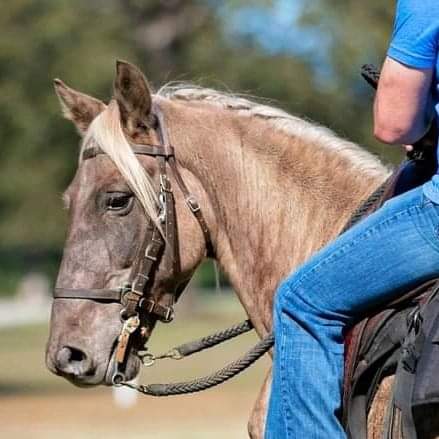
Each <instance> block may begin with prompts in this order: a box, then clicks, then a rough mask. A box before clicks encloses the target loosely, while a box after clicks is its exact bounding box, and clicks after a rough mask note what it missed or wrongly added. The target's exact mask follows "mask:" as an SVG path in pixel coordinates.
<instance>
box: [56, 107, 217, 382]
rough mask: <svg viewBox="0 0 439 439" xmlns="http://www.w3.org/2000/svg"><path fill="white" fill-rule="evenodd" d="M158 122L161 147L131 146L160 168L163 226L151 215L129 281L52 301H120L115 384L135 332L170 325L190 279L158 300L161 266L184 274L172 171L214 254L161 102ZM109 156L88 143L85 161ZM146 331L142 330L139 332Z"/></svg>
mask: <svg viewBox="0 0 439 439" xmlns="http://www.w3.org/2000/svg"><path fill="white" fill-rule="evenodd" d="M153 114H154V115H155V117H156V120H157V133H158V136H159V140H160V144H159V145H149V144H132V145H131V147H132V150H133V152H134V153H135V154H138V155H147V156H151V157H154V158H155V159H156V160H157V163H158V169H159V188H158V200H159V207H158V214H157V217H158V220H159V222H160V225H161V230H160V228H159V227H158V226H157V225H156V224H155V223H154V221H153V220H152V219H149V221H148V225H147V228H146V233H145V237H144V239H143V241H141V244H140V245H139V247H138V249H137V253H136V257H135V259H134V263H133V265H132V268H131V272H130V276H129V281H128V283H127V284H125V285H123V286H122V287H120V288H118V289H96V288H95V289H68V288H55V291H54V295H53V297H54V299H81V300H84V299H85V300H93V301H98V302H115V303H120V304H121V305H122V307H123V308H122V310H121V312H120V316H121V319H122V322H123V326H122V330H121V332H120V334H119V337H118V340H117V346H116V350H115V360H116V370H115V373H114V375H113V378H112V380H113V384H120V383H121V382H123V381H125V376H124V372H123V370H124V367H125V366H126V363H125V362H126V359H127V353H128V352H129V349H130V347H131V346H132V343H130V338H131V335H132V334H134V333H135V332H136V331H137V330H138V329H139V327H140V326H141V322H142V321H145V319H146V318H147V317H152V318H154V319H158V320H160V321H162V322H165V323H169V322H171V321H172V320H173V318H174V304H175V302H176V301H177V299H178V297H179V295H180V294H181V293H182V291H183V290H184V288H185V287H186V285H187V283H188V282H189V280H186V281H184V282H183V283H181V284H179V285H178V286H177V287H176V288H174V290H173V291H172V292H168V293H165V294H164V295H163V296H161V297H160V298H157V297H155V295H154V294H153V292H152V291H151V290H152V286H153V283H154V278H155V274H156V272H157V271H158V269H159V266H160V265H161V264H162V263H163V264H165V265H164V266H165V269H166V270H167V271H168V272H169V273H172V274H173V275H177V274H178V273H180V272H181V263H180V252H179V241H178V229H177V217H176V212H175V198H174V194H173V190H172V186H171V180H170V179H169V177H168V168H169V169H170V171H171V173H172V175H173V177H174V179H175V181H176V183H177V185H178V187H179V188H180V190H181V192H182V194H183V197H184V200H185V202H186V204H187V206H188V208H189V210H190V211H191V212H192V214H193V215H194V217H195V218H196V220H197V221H198V224H199V225H200V228H201V231H202V233H203V236H204V240H205V243H206V249H207V256H212V255H213V246H212V241H211V238H210V233H209V229H208V227H207V223H206V220H205V218H204V216H203V214H202V212H201V208H200V205H199V203H198V201H197V199H196V198H195V196H194V195H193V194H191V193H190V192H189V190H188V188H187V186H186V184H185V182H184V180H183V178H182V177H181V174H180V171H179V170H178V167H177V163H176V159H175V153H174V148H173V146H172V145H171V143H170V141H169V137H168V133H167V131H166V128H165V123H164V117H163V113H162V112H161V110H160V108H158V107H157V106H155V107H154V109H153ZM99 154H105V152H104V151H103V150H102V149H101V148H100V147H99V146H95V145H93V146H86V148H85V149H84V151H83V153H82V158H83V160H90V159H93V158H95V157H96V156H98V155H99ZM140 332H141V333H142V331H140Z"/></svg>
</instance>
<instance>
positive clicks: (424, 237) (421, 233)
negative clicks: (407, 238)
mask: <svg viewBox="0 0 439 439" xmlns="http://www.w3.org/2000/svg"><path fill="white" fill-rule="evenodd" d="M412 222H413V225H414V226H415V229H416V231H417V232H418V234H419V236H420V237H421V238H422V239H423V241H424V242H425V243H426V244H427V245H428V246H429V247H431V248H432V249H433V250H434V251H436V252H439V243H438V244H437V245H436V244H435V243H434V242H431V240H429V239H428V238H427V237H426V236H425V234H424V233H423V232H422V230H421V228H420V227H419V226H418V224H417V223H416V222H415V221H412ZM433 229H434V235H436V237H437V236H438V229H439V227H438V226H434V227H433Z"/></svg>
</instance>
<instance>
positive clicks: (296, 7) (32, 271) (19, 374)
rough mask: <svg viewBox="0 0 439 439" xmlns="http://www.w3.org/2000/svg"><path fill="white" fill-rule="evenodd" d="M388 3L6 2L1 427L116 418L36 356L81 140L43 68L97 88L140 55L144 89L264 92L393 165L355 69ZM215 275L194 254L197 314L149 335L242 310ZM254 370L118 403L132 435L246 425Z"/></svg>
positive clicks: (96, 427)
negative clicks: (197, 389) (177, 424)
mask: <svg viewBox="0 0 439 439" xmlns="http://www.w3.org/2000/svg"><path fill="white" fill-rule="evenodd" d="M394 3H395V2H394V1H391V0H369V1H367V2H358V1H356V0H307V1H305V0H297V1H291V0H272V1H270V0H266V1H264V0H259V1H258V0H223V1H215V0H74V1H73V0H11V1H8V2H2V5H1V13H0V29H1V30H0V33H1V38H0V243H1V244H0V347H1V350H0V364H1V365H2V369H3V370H7V373H6V374H5V373H3V374H2V375H1V376H0V434H1V432H2V429H3V430H5V432H8V434H9V436H5V437H19V438H21V437H52V435H53V437H54V435H55V434H58V433H59V431H61V430H64V433H65V434H66V436H65V437H94V436H93V435H96V437H97V435H100V434H103V433H105V434H107V437H112V436H111V431H116V432H117V431H119V430H118V427H117V425H116V423H115V420H114V418H115V417H118V414H117V413H118V410H121V409H120V408H119V409H116V406H114V403H113V399H112V396H111V393H110V391H108V390H92V391H88V392H86V391H84V390H77V389H75V388H73V387H71V386H69V385H68V384H67V383H64V382H63V381H62V380H60V379H57V378H55V377H51V376H50V375H49V374H48V372H46V371H45V369H44V364H43V353H44V341H45V337H46V334H47V309H48V305H49V300H48V299H47V294H48V292H49V291H50V289H51V287H52V285H53V281H54V278H55V275H56V271H57V266H58V263H59V258H60V255H61V252H62V246H63V239H64V233H65V230H66V220H67V214H66V212H65V211H64V210H63V208H62V203H61V194H62V192H63V190H64V189H65V187H66V186H67V184H68V182H69V181H70V179H71V178H72V176H73V173H74V170H75V167H76V162H77V151H78V150H77V145H78V141H79V139H78V136H77V134H76V132H75V130H74V128H73V126H71V125H70V124H69V123H68V122H66V121H64V120H63V119H62V118H61V115H60V112H59V108H58V102H57V99H56V97H55V94H54V92H53V88H52V79H53V78H55V77H59V78H61V79H63V80H64V81H65V82H67V83H68V84H69V85H71V86H72V87H74V88H76V89H79V90H81V91H83V92H86V93H88V94H91V95H93V96H96V97H99V98H101V99H103V100H108V99H109V98H110V97H111V87H112V80H113V74H114V69H115V60H116V59H125V60H128V61H130V62H133V63H135V64H137V65H139V66H140V67H141V68H142V69H143V71H144V72H145V74H146V75H147V77H148V79H149V80H150V82H151V84H152V85H153V87H155V88H156V89H157V88H159V87H160V86H161V85H162V84H164V83H167V82H169V81H190V82H194V83H196V84H200V85H205V86H210V87H215V88H219V89H225V90H228V91H231V92H237V93H245V94H249V95H253V96H258V97H263V98H265V99H269V100H270V101H271V102H272V104H273V105H276V106H279V107H281V108H283V109H286V110H287V111H290V112H293V113H295V114H298V115H302V116H304V117H306V118H309V119H312V120H315V121H316V122H318V123H321V124H324V125H327V126H329V127H331V128H332V129H334V130H335V131H336V132H338V133H339V134H340V135H342V136H344V137H347V138H349V139H352V140H354V141H356V142H358V143H360V144H362V145H364V146H365V147H366V148H367V149H369V150H370V151H372V152H373V153H375V154H378V155H379V156H380V157H381V158H382V159H383V160H384V161H385V162H396V161H398V160H400V158H401V157H402V153H401V151H400V150H398V149H395V148H392V147H388V146H382V145H380V144H378V143H377V142H376V141H374V139H373V137H372V134H371V116H372V99H373V93H372V91H371V90H370V89H369V87H368V85H367V84H365V83H364V82H363V80H362V79H361V78H360V75H359V69H360V67H361V65H362V64H364V63H375V64H377V65H380V64H381V62H382V60H383V58H384V56H385V52H386V46H387V43H388V40H389V37H390V33H391V28H392V17H393V12H394ZM213 285H214V280H213V270H212V268H211V267H210V266H204V267H203V269H202V270H201V271H200V272H199V273H198V274H197V277H196V279H195V282H194V283H193V285H192V291H191V293H190V295H188V297H187V299H185V300H186V301H188V303H189V302H190V303H192V304H194V303H196V304H197V307H195V309H196V311H195V312H196V315H195V316H194V315H193V314H189V315H186V316H185V312H184V304H183V305H182V309H183V312H181V314H180V315H181V316H182V317H181V320H180V321H179V322H177V323H176V325H181V326H180V330H177V329H175V328H178V326H174V327H167V328H166V329H162V330H161V331H160V334H159V335H158V336H157V339H156V340H155V341H154V342H155V343H157V346H159V345H160V344H161V342H163V344H165V345H166V346H167V345H169V344H173V342H174V341H183V340H181V339H179V338H178V337H176V338H175V339H174V338H173V337H174V336H173V335H171V334H174V335H175V334H176V333H175V331H177V334H178V336H179V337H182V336H186V337H187V338H190V337H191V336H194V335H195V334H198V333H201V332H203V331H207V329H208V328H209V327H212V329H215V328H217V327H221V325H222V324H226V323H230V321H231V320H233V318H235V317H236V318H237V319H239V317H242V313H241V311H240V310H239V305H238V304H237V303H236V302H234V299H233V296H232V295H231V294H227V293H223V294H219V293H210V289H212V288H211V287H212V286H213ZM209 288H210V289H209ZM213 290H214V289H213ZM188 308H191V309H192V308H194V307H193V306H191V307H188ZM213 310H214V311H213ZM196 319H198V320H196ZM26 322H29V323H30V326H29V325H26V324H25V323H26ZM177 339H178V340H177ZM247 341H249V342H250V341H251V340H250V339H247ZM244 346H245V343H244V344H242V345H241V344H240V343H238V344H235V345H232V347H230V348H229V351H228V352H229V354H234V355H236V354H237V353H238V352H240V350H241V348H243V347H244ZM157 349H158V348H157ZM161 350H162V349H161ZM215 355H218V357H209V356H207V357H206V356H204V357H203V358H204V360H205V361H204V363H203V361H201V363H196V364H195V363H187V364H186V365H185V366H184V367H182V370H183V371H186V372H187V375H191V373H192V372H201V370H204V371H205V372H207V371H208V369H209V367H210V366H215V365H217V366H219V365H221V364H222V360H226V359H227V358H228V357H227V355H226V354H225V357H224V358H223V357H222V354H215ZM232 356H233V355H232ZM211 358H215V361H213V362H212V361H210V359H211ZM216 360H218V362H217V361H216ZM204 366H206V367H207V369H206V368H204V369H203V367H204ZM264 368H266V365H260V366H259V369H256V370H255V371H254V372H252V373H250V374H249V375H246V377H245V378H243V379H242V380H238V381H236V383H232V384H230V385H227V386H226V387H225V388H224V389H223V390H215V391H211V392H210V393H209V392H208V395H207V396H194V397H191V398H186V399H182V398H177V399H174V400H172V401H171V400H167V401H159V402H157V401H151V400H148V401H147V402H143V401H142V402H139V404H137V405H136V406H135V409H133V410H132V411H130V412H129V413H130V415H129V416H132V418H129V419H131V421H132V424H133V425H135V429H134V430H133V433H132V434H133V435H132V436H130V437H137V436H135V434H137V433H135V432H140V430H143V431H144V435H143V436H142V437H144V436H146V437H163V438H165V437H169V438H178V437H212V438H214V437H238V435H240V436H242V435H243V432H244V431H245V414H246V413H248V412H249V410H250V405H251V404H250V403H251V400H252V399H253V398H254V397H255V395H256V392H257V388H258V386H259V382H260V379H261V377H262V372H263V370H264ZM179 370H180V368H179ZM164 372H166V373H167V372H172V373H174V372H175V374H179V373H180V372H179V371H177V369H176V370H175V371H173V370H172V367H171V366H166V367H164ZM148 373H149V372H148ZM187 375H186V376H187ZM148 377H149V375H148ZM197 398H198V399H197ZM197 401H198V402H197ZM167 404H170V405H169V406H167ZM21 407H24V409H21ZM169 407H171V413H180V415H179V416H181V418H182V419H181V420H182V422H183V421H184V422H186V423H185V424H184V425H189V426H190V428H189V427H188V428H189V430H188V431H190V434H189V433H187V432H186V433H185V431H186V430H184V429H183V432H181V431H179V429H178V428H174V427H172V428H171V426H170V425H169V422H168V421H165V419H166V416H165V415H168V416H169V412H170V410H169ZM17 413H20V416H21V417H20V416H19V415H18V414H17ZM75 413H77V414H78V418H76V417H75ZM91 413H93V414H94V416H92V415H91ZM133 413H134V414H133ZM148 413H152V416H149V414H148ZM162 415H163V419H162V418H161V417H160V416H162ZM120 416H121V417H123V416H128V415H127V413H126V412H125V414H123V415H120ZM135 416H138V418H136V417H135ZM64 417H65V418H64ZM189 418H190V419H189ZM140 419H142V421H140ZM188 419H189V420H188ZM229 420H230V422H229ZM162 421H163V423H162ZM122 422H123V420H122ZM184 422H183V423H184ZM79 425H83V430H80V431H82V433H75V431H74V429H73V427H75V426H76V427H78V426H79ZM197 425H198V427H197ZM66 426H68V428H67V429H66ZM148 427H149V430H148ZM78 428H79V427H78ZM124 428H125V427H124ZM133 428H134V427H133ZM185 428H186V427H185ZM197 428H199V430H197ZM228 428H229V430H227V429H228ZM72 429H73V430H72ZM148 431H149V432H150V433H149V435H148ZM152 432H154V433H152ZM160 432H161V433H160ZM166 432H167V433H166ZM207 432H209V433H207ZM227 432H228V433H227ZM232 432H233V433H232ZM237 432H239V434H238V433H237ZM139 434H140V433H139ZM216 434H217V436H215V435H216ZM68 435H70V436H68ZM87 435H88V436H87ZM139 437H140V436H139Z"/></svg>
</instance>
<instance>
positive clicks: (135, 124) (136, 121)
mask: <svg viewBox="0 0 439 439" xmlns="http://www.w3.org/2000/svg"><path fill="white" fill-rule="evenodd" d="M114 98H115V99H116V101H117V103H118V105H119V108H120V114H121V119H122V123H123V125H124V126H125V128H127V130H128V131H129V132H134V131H137V130H138V129H139V128H141V127H145V126H147V125H148V121H149V119H150V114H151V105H152V97H151V90H150V88H149V85H148V81H147V80H146V78H145V75H144V74H143V73H142V72H141V71H140V70H139V69H138V68H137V67H136V66H134V65H132V64H130V63H127V62H125V61H117V62H116V78H115V80H114Z"/></svg>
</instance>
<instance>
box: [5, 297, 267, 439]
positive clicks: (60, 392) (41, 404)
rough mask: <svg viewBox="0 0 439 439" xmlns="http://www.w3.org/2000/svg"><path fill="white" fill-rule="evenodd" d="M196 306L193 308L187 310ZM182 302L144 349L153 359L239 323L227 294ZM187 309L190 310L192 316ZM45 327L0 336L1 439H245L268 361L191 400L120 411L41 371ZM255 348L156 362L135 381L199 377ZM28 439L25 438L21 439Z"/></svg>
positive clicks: (241, 345) (100, 395)
mask: <svg viewBox="0 0 439 439" xmlns="http://www.w3.org/2000/svg"><path fill="white" fill-rule="evenodd" d="M195 302H196V306H192V305H193V304H194V303H195ZM195 302H194V298H193V297H192V298H190V297H189V298H188V301H187V303H186V305H185V304H184V303H183V304H182V309H183V310H184V309H187V310H190V312H188V311H186V312H183V311H182V313H180V314H178V315H177V318H176V320H175V322H173V323H172V324H171V325H163V324H161V325H159V327H157V328H156V331H155V333H154V334H153V337H152V339H151V342H150V345H149V349H150V350H151V351H152V352H154V353H161V352H164V351H166V350H168V349H169V348H171V347H173V346H175V345H178V344H180V343H182V342H186V341H188V340H192V339H194V338H197V337H200V336H203V335H206V334H208V333H211V332H213V331H215V330H217V329H222V328H224V327H226V326H228V325H230V324H233V323H236V322H237V321H239V320H242V319H243V318H245V316H244V314H243V312H242V310H241V308H240V305H239V304H238V303H237V301H236V300H235V299H234V298H231V297H230V296H229V295H221V296H217V297H216V298H215V299H214V300H212V298H207V297H205V298H196V301H195ZM193 308H195V310H194V309H193ZM47 334H48V325H37V326H29V327H20V328H10V329H7V330H1V331H0V346H1V347H2V349H1V351H0V364H1V365H2V375H1V377H0V407H1V410H0V426H1V427H0V432H4V433H5V434H4V436H3V434H2V435H1V436H2V437H8V438H17V439H21V438H23V439H24V438H36V439H39V438H49V439H50V438H55V437H59V435H60V434H61V435H62V437H63V438H67V439H68V438H84V439H89V438H95V437H96V438H97V437H102V436H104V435H105V437H106V438H110V439H111V438H113V437H120V435H121V434H122V435H124V437H127V438H137V437H139V438H140V437H142V438H143V437H157V438H161V439H176V438H182V439H185V438H192V439H197V438H212V439H215V438H220V437H221V438H223V437H227V438H234V437H245V431H246V422H247V416H248V413H249V412H250V409H251V407H252V404H253V401H254V399H255V398H256V395H257V393H258V391H259V388H260V385H261V383H262V380H263V377H264V375H265V373H266V370H267V367H268V360H267V359H263V360H260V361H259V362H258V363H257V365H255V366H253V367H252V368H251V369H250V370H248V371H246V372H244V373H243V374H242V375H241V376H239V377H237V378H235V379H233V380H231V381H230V382H228V383H226V384H224V385H222V386H221V387H218V388H215V389H211V390H209V391H207V392H204V393H202V394H196V395H192V396H182V397H172V398H161V399H152V398H148V397H142V396H141V397H140V398H139V399H138V403H137V404H136V405H135V407H133V408H131V409H129V410H128V411H126V410H123V409H121V408H120V407H116V406H115V404H114V402H113V398H112V394H111V392H112V391H111V389H108V388H103V387H102V388H94V389H90V390H83V389H78V388H76V387H74V386H72V385H71V384H69V383H67V382H66V381H65V380H63V379H61V378H59V377H56V376H54V375H51V374H50V373H49V372H48V371H47V370H46V368H45V366H44V349H45V342H46V339H47ZM255 341H256V338H255V336H254V335H253V334H248V335H245V336H243V337H240V338H239V339H236V340H233V341H230V342H227V343H226V344H225V345H223V346H222V347H219V348H216V349H215V348H213V350H209V351H206V352H204V353H200V354H197V355H195V356H194V357H193V358H188V359H185V360H180V361H172V360H163V361H162V362H160V363H157V364H156V365H155V366H153V367H151V368H145V369H144V371H143V373H142V377H141V381H142V382H148V383H150V382H166V381H176V380H182V379H188V378H193V377H195V376H202V375H205V374H208V373H210V372H212V371H213V370H216V369H218V368H220V367H222V366H223V365H224V364H226V363H228V362H229V361H232V360H235V359H236V358H237V357H238V356H240V355H242V354H243V353H244V352H245V351H246V350H247V349H249V348H250V346H252V345H253V344H254V342H255ZM30 431H31V432H32V433H29V432H30Z"/></svg>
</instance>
